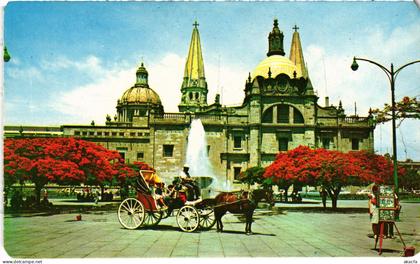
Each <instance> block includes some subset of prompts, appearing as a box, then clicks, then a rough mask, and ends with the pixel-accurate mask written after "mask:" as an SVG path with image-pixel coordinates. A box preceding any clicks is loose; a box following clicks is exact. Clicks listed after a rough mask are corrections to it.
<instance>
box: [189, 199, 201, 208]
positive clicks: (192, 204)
mask: <svg viewBox="0 0 420 264" xmlns="http://www.w3.org/2000/svg"><path fill="white" fill-rule="evenodd" d="M202 201H203V199H201V198H199V199H197V200H194V201H186V202H185V205H190V206H195V205H196V204H198V203H200V202H202Z"/></svg>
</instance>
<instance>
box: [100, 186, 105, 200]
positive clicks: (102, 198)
mask: <svg viewBox="0 0 420 264" xmlns="http://www.w3.org/2000/svg"><path fill="white" fill-rule="evenodd" d="M100 186H101V201H104V193H105V187H104V186H103V185H102V184H101V185H100Z"/></svg>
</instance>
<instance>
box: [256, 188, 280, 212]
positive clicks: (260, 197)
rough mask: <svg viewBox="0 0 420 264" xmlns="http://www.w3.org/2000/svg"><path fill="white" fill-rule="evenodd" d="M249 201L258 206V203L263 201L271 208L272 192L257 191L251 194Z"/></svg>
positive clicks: (272, 202) (272, 203) (266, 190)
mask: <svg viewBox="0 0 420 264" xmlns="http://www.w3.org/2000/svg"><path fill="white" fill-rule="evenodd" d="M251 200H253V201H254V202H255V204H256V205H258V203H259V202H261V201H264V202H266V203H268V204H269V205H270V207H269V208H271V207H272V206H273V205H274V199H273V190H272V189H257V190H253V191H252V192H251Z"/></svg>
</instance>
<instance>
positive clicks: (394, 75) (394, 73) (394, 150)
mask: <svg viewBox="0 0 420 264" xmlns="http://www.w3.org/2000/svg"><path fill="white" fill-rule="evenodd" d="M358 60H359V61H367V62H369V63H372V64H375V65H376V66H378V67H379V68H381V69H382V70H383V71H384V72H385V74H386V76H387V77H388V80H389V82H390V84H391V100H392V106H391V111H392V155H393V157H392V159H393V163H394V185H395V192H397V193H398V173H397V134H396V126H395V79H396V78H397V75H398V73H400V71H401V70H402V69H404V68H405V67H407V66H409V65H411V64H414V63H418V62H420V60H416V61H412V62H409V63H407V64H405V65H403V66H401V67H400V68H398V69H397V70H396V71H394V65H393V64H392V63H391V70H388V69H387V68H385V67H384V66H382V65H381V64H379V63H377V62H374V61H371V60H368V59H363V58H357V57H353V63H352V64H351V69H352V70H353V71H357V69H358V68H359V64H357V62H356V61H358Z"/></svg>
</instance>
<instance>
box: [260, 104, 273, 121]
mask: <svg viewBox="0 0 420 264" xmlns="http://www.w3.org/2000/svg"><path fill="white" fill-rule="evenodd" d="M262 122H263V123H273V107H270V108H268V109H267V110H265V112H264V114H263V117H262Z"/></svg>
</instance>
